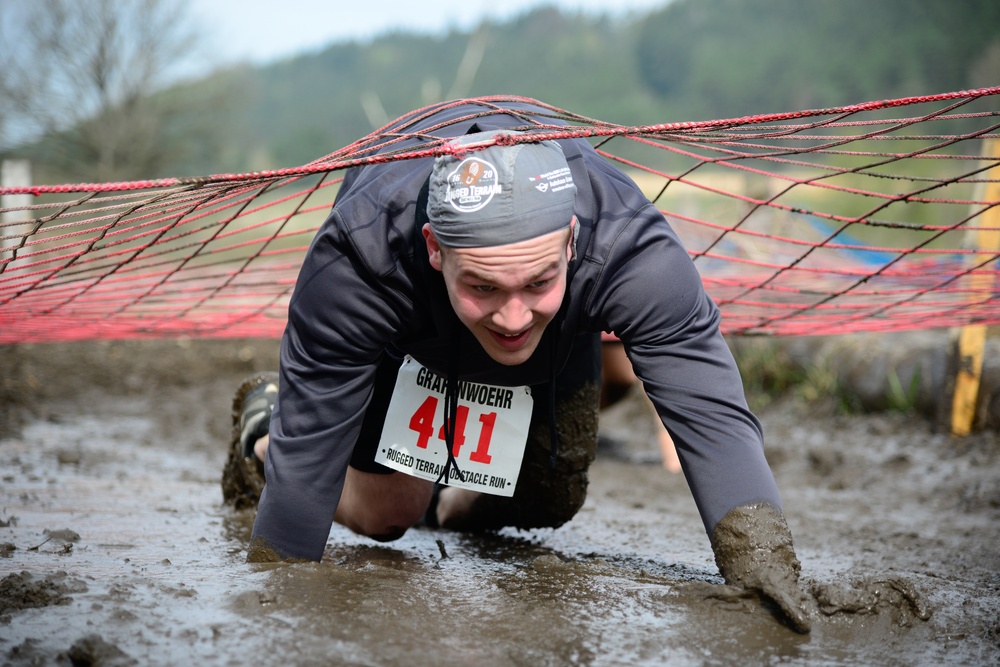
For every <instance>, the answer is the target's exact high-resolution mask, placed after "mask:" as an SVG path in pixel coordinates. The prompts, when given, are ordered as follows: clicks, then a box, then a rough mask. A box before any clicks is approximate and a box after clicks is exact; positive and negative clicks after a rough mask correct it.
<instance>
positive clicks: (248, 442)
mask: <svg viewBox="0 0 1000 667" xmlns="http://www.w3.org/2000/svg"><path fill="white" fill-rule="evenodd" d="M277 395H278V374H277V373H259V374H257V375H253V376H251V377H248V378H247V379H246V380H244V381H243V382H242V383H241V384H240V386H239V388H238V389H237V390H236V395H235V396H234V397H233V412H232V415H233V430H232V436H231V438H230V441H229V455H228V458H227V459H226V465H225V467H224V468H223V470H222V498H223V500H225V502H226V503H227V504H229V505H232V506H233V507H235V508H236V509H243V508H246V507H256V506H257V501H258V500H260V492H261V491H262V490H263V489H264V464H263V462H261V460H260V459H258V458H257V457H256V456H255V455H254V453H253V446H254V443H255V442H257V440H258V439H259V438H262V437H263V436H265V435H267V430H268V426H269V424H270V422H271V410H272V409H273V408H274V400H275V398H276V397H277Z"/></svg>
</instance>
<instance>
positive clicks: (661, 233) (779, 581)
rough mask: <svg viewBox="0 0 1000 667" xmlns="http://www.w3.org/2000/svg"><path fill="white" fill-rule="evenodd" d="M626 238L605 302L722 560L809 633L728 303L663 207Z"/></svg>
mask: <svg viewBox="0 0 1000 667" xmlns="http://www.w3.org/2000/svg"><path fill="white" fill-rule="evenodd" d="M622 238H627V241H628V242H627V243H621V242H620V241H619V243H618V244H617V245H619V246H620V247H618V248H615V249H614V250H613V251H612V252H610V253H609V255H608V267H607V268H606V271H605V275H608V276H610V278H609V279H608V281H607V282H606V284H605V285H603V286H602V288H603V289H602V290H601V291H602V293H603V295H604V296H603V298H602V299H601V300H600V301H599V303H598V305H599V308H600V309H601V312H602V313H603V314H604V320H605V321H606V322H607V323H608V324H609V325H610V326H612V327H613V329H614V331H615V333H616V334H617V335H618V337H619V338H621V339H622V341H623V342H624V343H625V347H626V350H627V351H628V354H629V358H630V359H631V361H632V364H633V366H634V368H635V370H636V374H637V375H638V377H639V379H640V380H641V381H642V382H643V385H644V387H645V390H646V392H647V394H648V395H649V397H650V399H651V400H652V401H653V403H654V405H655V406H656V408H657V412H658V413H659V415H660V418H661V419H662V420H663V422H664V425H665V426H666V427H667V430H668V431H669V432H670V435H671V437H672V438H673V440H674V443H675V446H676V447H677V453H678V457H679V459H680V461H681V466H682V469H683V471H684V474H685V477H686V478H687V481H688V484H689V486H690V487H691V491H692V494H693V496H694V499H695V502H696V503H697V505H698V509H699V512H700V514H701V517H702V521H703V522H704V525H705V529H706V531H707V533H708V535H709V537H710V539H711V543H712V548H713V551H714V552H715V558H716V563H717V564H718V566H719V570H720V572H721V573H722V575H723V577H724V578H725V579H726V581H727V582H728V583H730V584H734V585H739V586H742V587H744V588H749V589H752V590H755V591H757V592H759V593H761V594H762V595H764V596H765V597H767V598H769V599H771V600H772V601H774V602H775V603H777V604H778V605H779V606H780V607H781V608H782V610H783V612H784V614H785V616H786V617H787V618H788V620H789V622H790V624H791V625H792V627H794V628H795V629H796V630H798V631H800V632H808V631H809V619H808V614H807V613H806V611H805V606H804V598H803V597H802V593H801V590H800V588H799V584H798V575H799V569H800V567H799V562H798V559H797V558H796V557H795V552H794V549H793V546H792V538H791V532H790V531H789V530H788V526H787V523H786V522H785V519H784V516H783V514H782V509H781V500H780V497H779V494H778V489H777V485H776V484H775V481H774V476H773V475H772V473H771V470H770V468H769V466H768V464H767V460H766V459H765V457H764V448H763V435H762V429H761V426H760V422H759V421H758V420H757V418H756V417H755V416H754V415H753V413H752V412H751V411H750V409H749V408H748V407H747V403H746V398H745V396H744V392H743V384H742V380H741V377H740V374H739V370H738V368H737V367H736V362H735V360H734V358H733V356H732V353H731V351H730V349H729V346H728V345H727V344H726V342H725V340H724V339H723V337H722V334H721V332H720V330H719V322H720V314H719V310H718V308H717V307H716V305H715V303H714V302H713V301H712V300H711V299H710V298H709V297H708V295H707V294H706V293H705V291H704V288H703V286H702V282H701V278H700V276H699V275H698V273H697V271H696V270H695V267H694V264H693V262H692V261H691V259H690V257H689V255H688V254H687V251H686V250H685V249H684V248H683V247H682V245H681V244H680V241H679V240H678V238H677V236H676V235H675V234H674V232H673V231H672V230H671V229H670V227H669V225H667V223H666V221H665V220H664V219H663V217H662V215H660V214H659V212H657V211H656V209H655V208H654V207H652V206H648V207H647V208H646V209H644V210H643V211H641V212H640V213H639V215H638V216H637V217H636V218H635V219H633V220H632V221H631V222H630V223H629V230H627V233H626V234H622Z"/></svg>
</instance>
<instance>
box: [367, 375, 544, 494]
mask: <svg viewBox="0 0 1000 667" xmlns="http://www.w3.org/2000/svg"><path fill="white" fill-rule="evenodd" d="M446 384H447V383H446V381H445V379H444V378H443V377H441V376H440V375H437V374H436V373H434V372H433V371H430V370H428V369H426V368H424V367H423V366H421V365H420V364H419V363H418V362H417V361H416V360H414V359H413V358H412V357H410V356H407V357H406V358H405V359H404V360H403V365H402V366H400V368H399V375H398V376H397V377H396V387H395V389H394V390H393V392H392V400H391V401H390V402H389V410H388V412H387V413H386V416H385V426H384V427H383V428H382V439H381V441H380V442H379V446H378V451H377V452H376V454H375V461H376V462H378V463H381V464H382V465H384V466H387V467H389V468H392V469H393V470H398V471H400V472H404V473H406V474H408V475H413V476H414V477H420V478H421V479H428V480H431V481H436V480H437V479H438V477H439V476H440V475H441V472H442V470H444V466H445V464H446V462H447V460H448V456H447V452H446V449H445V439H444V393H445V386H446ZM531 408H532V401H531V388H530V387H496V386H493V385H488V384H478V383H475V382H459V383H458V409H457V411H456V415H455V443H454V446H453V447H452V451H453V454H454V456H455V460H456V462H457V463H458V468H459V470H460V471H461V475H459V474H458V473H455V472H454V470H452V471H451V474H450V475H449V477H448V485H449V486H457V487H461V488H463V489H471V490H473V491H481V492H483V493H490V494H493V495H496V496H512V495H514V488H515V487H516V485H517V476H518V474H519V473H520V471H521V460H522V459H523V458H524V447H525V444H526V443H527V441H528V424H529V423H530V422H531Z"/></svg>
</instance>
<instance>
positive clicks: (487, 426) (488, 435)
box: [410, 396, 497, 463]
mask: <svg viewBox="0 0 1000 667" xmlns="http://www.w3.org/2000/svg"><path fill="white" fill-rule="evenodd" d="M437 407H438V398H437V397H436V396H428V397H427V398H426V399H425V400H424V402H423V403H421V404H420V407H418V408H417V409H416V411H415V412H414V413H413V416H412V417H410V430H412V431H415V432H416V434H417V447H419V448H420V449H427V445H428V444H429V443H430V439H431V438H432V437H433V436H434V431H435V430H437V437H438V438H439V439H441V440H442V441H444V440H445V433H444V424H441V425H440V426H439V427H438V428H437V429H435V425H434V417H435V415H436V414H437ZM468 421H469V408H468V406H465V405H459V406H458V409H457V410H456V411H455V442H454V444H453V445H452V448H451V453H452V455H453V456H454V457H455V458H456V459H457V458H458V456H459V453H460V452H461V450H462V445H464V444H465V432H466V426H467V424H468ZM496 421H497V413H496V412H486V413H481V414H480V415H479V440H478V441H477V442H476V448H475V450H473V451H472V453H471V454H469V460H470V461H474V462H476V463H489V462H490V461H492V460H493V457H492V456H490V442H491V441H492V439H493V427H494V426H495V425H496Z"/></svg>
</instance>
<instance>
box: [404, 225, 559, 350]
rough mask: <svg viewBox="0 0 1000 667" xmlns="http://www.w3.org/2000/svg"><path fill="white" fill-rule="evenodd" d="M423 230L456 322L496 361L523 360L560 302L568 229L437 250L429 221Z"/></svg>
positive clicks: (432, 263) (431, 257)
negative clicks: (493, 243)
mask: <svg viewBox="0 0 1000 667" xmlns="http://www.w3.org/2000/svg"><path fill="white" fill-rule="evenodd" d="M574 223H575V219H574ZM423 232H424V238H425V239H426V240H427V252H428V255H429V257H430V263H431V266H432V267H434V268H435V269H437V270H438V271H441V273H442V274H443V275H444V282H445V286H446V287H447V288H448V297H449V299H450V300H451V306H452V308H454V309H455V314H457V315H458V319H459V320H461V321H462V324H464V325H465V326H466V327H468V328H469V331H471V332H472V334H473V335H474V336H475V337H476V340H478V341H479V344H480V345H482V346H483V349H484V350H486V353H487V354H489V355H490V357H491V358H492V359H493V360H494V361H496V362H497V363H500V364H504V365H505V366H516V365H517V364H521V363H524V362H525V361H527V360H528V358H529V357H530V356H531V355H532V353H533V352H534V351H535V348H537V347H538V343H539V341H540V340H541V339H542V333H543V332H544V331H545V327H546V326H547V325H548V323H549V322H551V321H552V318H554V317H555V316H556V313H557V312H559V307H560V306H561V305H562V300H563V294H565V292H566V267H567V265H568V263H569V259H570V253H571V249H570V243H569V239H570V230H566V229H562V230H559V231H555V232H552V233H550V234H546V235H544V236H539V237H538V238H534V239H529V240H527V241H521V242H519V243H511V244H509V245H502V246H495V247H492V248H442V247H441V245H440V244H439V243H438V242H437V239H436V238H435V237H434V234H433V232H432V231H431V229H430V225H424V229H423Z"/></svg>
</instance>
